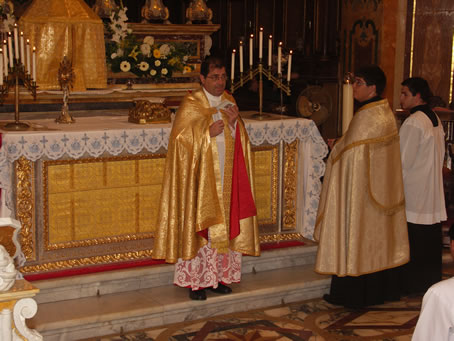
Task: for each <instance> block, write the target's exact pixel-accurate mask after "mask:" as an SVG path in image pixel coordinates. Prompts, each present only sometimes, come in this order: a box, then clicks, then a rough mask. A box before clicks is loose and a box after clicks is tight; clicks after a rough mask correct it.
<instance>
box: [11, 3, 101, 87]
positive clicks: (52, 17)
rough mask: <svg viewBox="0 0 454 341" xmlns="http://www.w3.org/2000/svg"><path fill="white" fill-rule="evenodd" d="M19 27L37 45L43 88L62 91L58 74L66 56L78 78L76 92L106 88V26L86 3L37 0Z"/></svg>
mask: <svg viewBox="0 0 454 341" xmlns="http://www.w3.org/2000/svg"><path fill="white" fill-rule="evenodd" d="M19 28H20V30H21V31H24V35H25V37H26V38H28V39H30V44H31V46H36V53H37V72H36V78H37V85H38V86H39V87H40V89H48V90H59V89H60V85H59V84H58V79H57V73H58V67H59V64H60V62H61V60H62V59H63V57H64V56H65V55H66V56H68V58H69V59H70V60H71V61H72V65H73V68H74V73H75V75H76V79H75V82H74V90H75V91H82V90H85V89H87V88H105V87H106V86H107V68H106V59H105V47H104V27H103V23H102V21H101V19H100V18H99V17H98V16H97V15H96V14H95V13H94V12H93V11H92V10H91V9H90V7H88V5H87V4H86V3H85V2H84V1H83V0H34V1H33V2H32V4H31V5H30V6H29V7H28V8H27V10H26V11H25V13H24V15H23V16H22V17H21V18H20V20H19Z"/></svg>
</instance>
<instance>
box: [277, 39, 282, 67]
mask: <svg viewBox="0 0 454 341" xmlns="http://www.w3.org/2000/svg"><path fill="white" fill-rule="evenodd" d="M277 73H278V74H281V73H282V41H281V42H279V46H278V47H277Z"/></svg>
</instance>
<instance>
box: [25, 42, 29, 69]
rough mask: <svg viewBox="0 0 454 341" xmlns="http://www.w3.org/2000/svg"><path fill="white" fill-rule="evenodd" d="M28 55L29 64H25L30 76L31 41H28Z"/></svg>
mask: <svg viewBox="0 0 454 341" xmlns="http://www.w3.org/2000/svg"><path fill="white" fill-rule="evenodd" d="M26 54H27V63H26V64H25V67H26V70H27V73H28V74H30V39H27V49H26Z"/></svg>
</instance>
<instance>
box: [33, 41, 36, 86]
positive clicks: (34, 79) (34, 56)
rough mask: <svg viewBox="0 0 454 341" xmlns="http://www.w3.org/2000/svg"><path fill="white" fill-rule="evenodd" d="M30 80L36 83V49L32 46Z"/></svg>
mask: <svg viewBox="0 0 454 341" xmlns="http://www.w3.org/2000/svg"><path fill="white" fill-rule="evenodd" d="M32 80H33V81H35V82H36V47H35V46H33V58H32Z"/></svg>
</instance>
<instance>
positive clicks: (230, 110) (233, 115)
mask: <svg viewBox="0 0 454 341" xmlns="http://www.w3.org/2000/svg"><path fill="white" fill-rule="evenodd" d="M224 112H225V114H226V115H227V120H228V121H229V125H230V126H231V127H232V128H233V127H235V122H236V120H237V118H238V116H239V115H240V110H239V109H238V107H237V106H236V105H231V106H228V107H226V108H225V109H224Z"/></svg>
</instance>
